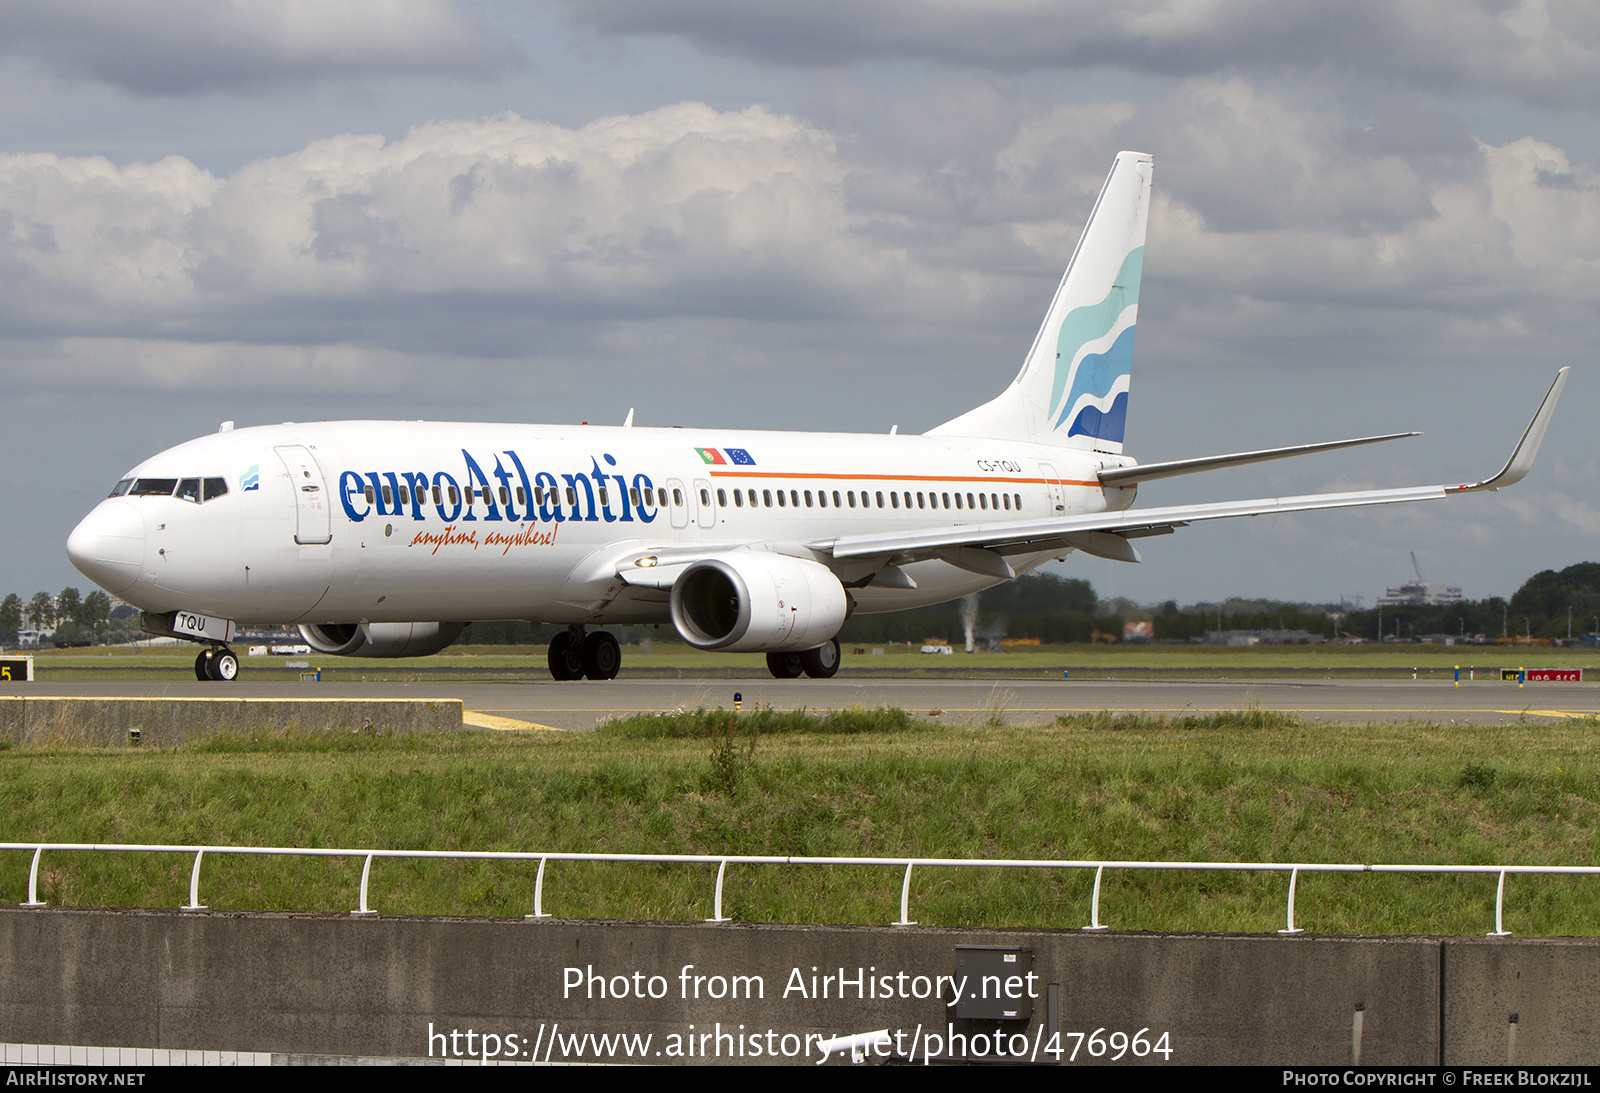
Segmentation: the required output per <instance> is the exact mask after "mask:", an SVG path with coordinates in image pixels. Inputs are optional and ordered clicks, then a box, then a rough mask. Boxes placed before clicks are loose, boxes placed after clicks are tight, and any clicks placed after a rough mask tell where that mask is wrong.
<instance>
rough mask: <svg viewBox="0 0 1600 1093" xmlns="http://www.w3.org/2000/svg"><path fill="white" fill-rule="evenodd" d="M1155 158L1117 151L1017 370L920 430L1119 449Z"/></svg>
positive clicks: (1120, 447) (949, 434)
mask: <svg viewBox="0 0 1600 1093" xmlns="http://www.w3.org/2000/svg"><path fill="white" fill-rule="evenodd" d="M1153 169H1154V160H1153V159H1152V158H1151V157H1150V156H1149V155H1146V154H1145V153H1143V152H1118V153H1117V158H1116V162H1115V163H1113V164H1112V165H1111V174H1110V175H1109V176H1107V178H1106V184H1105V186H1104V188H1102V189H1101V191H1100V197H1099V199H1098V200H1096V201H1095V205H1094V211H1093V212H1092V213H1090V214H1089V223H1088V224H1087V225H1086V226H1085V227H1084V229H1083V235H1082V236H1081V237H1080V238H1079V239H1078V247H1077V250H1075V251H1074V252H1073V255H1072V261H1071V262H1070V263H1068V265H1067V272H1066V275H1065V276H1063V277H1062V278H1061V287H1060V288H1058V289H1056V297H1055V300H1054V301H1053V302H1052V303H1051V304H1050V310H1049V312H1048V313H1046V315H1045V320H1044V325H1043V326H1042V327H1040V328H1039V335H1038V337H1036V338H1035V339H1034V341H1033V348H1032V349H1031V350H1029V351H1028V357H1027V360H1026V361H1025V362H1024V363H1023V366H1022V371H1021V372H1020V373H1018V374H1017V378H1016V379H1014V380H1012V381H1011V386H1009V387H1007V388H1006V389H1005V390H1004V391H1003V392H1001V393H1000V395H999V397H997V398H995V399H992V400H990V401H989V402H986V403H984V404H983V405H982V406H979V407H978V408H977V409H975V410H969V411H968V412H966V413H964V414H962V415H961V416H960V417H958V418H954V419H953V420H951V421H947V422H945V423H944V424H943V425H940V426H939V427H938V428H936V429H931V430H929V431H930V432H931V433H933V434H935V435H943V436H982V437H998V438H1005V439H1011V440H1028V441H1034V442H1037V443H1044V444H1060V445H1062V446H1063V447H1069V448H1083V449H1088V450H1092V451H1099V452H1112V453H1120V452H1121V451H1122V432H1123V426H1124V425H1125V423H1126V422H1127V416H1128V382H1129V376H1130V374H1131V372H1132V367H1133V328H1134V321H1135V319H1136V318H1137V317H1138V312H1139V275H1140V272H1141V270H1142V268H1143V265H1144V231H1145V221H1146V219H1147V217H1148V214H1149V211H1150V178H1151V174H1152V172H1153Z"/></svg>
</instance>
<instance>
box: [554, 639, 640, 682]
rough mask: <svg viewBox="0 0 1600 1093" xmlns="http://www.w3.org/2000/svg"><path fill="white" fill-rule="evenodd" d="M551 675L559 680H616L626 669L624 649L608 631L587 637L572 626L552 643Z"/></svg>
mask: <svg viewBox="0 0 1600 1093" xmlns="http://www.w3.org/2000/svg"><path fill="white" fill-rule="evenodd" d="M548 661H549V664H550V674H551V675H553V676H555V677H556V678H557V679H615V678H617V671H618V669H620V668H621V667H622V646H620V645H618V644H617V639H616V638H615V637H613V636H612V635H611V634H610V633H609V632H607V631H605V630H597V631H595V632H594V633H593V634H585V633H584V632H583V627H581V626H569V627H567V629H566V631H565V632H564V633H560V634H557V635H556V636H555V637H554V638H552V639H551V640H550V651H549V654H548Z"/></svg>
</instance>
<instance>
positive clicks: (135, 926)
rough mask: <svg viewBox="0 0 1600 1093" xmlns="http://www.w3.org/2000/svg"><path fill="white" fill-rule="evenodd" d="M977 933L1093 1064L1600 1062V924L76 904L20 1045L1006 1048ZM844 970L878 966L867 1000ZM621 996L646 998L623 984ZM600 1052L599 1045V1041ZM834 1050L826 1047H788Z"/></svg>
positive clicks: (681, 1052) (1036, 1029)
mask: <svg viewBox="0 0 1600 1093" xmlns="http://www.w3.org/2000/svg"><path fill="white" fill-rule="evenodd" d="M957 946H997V947H1002V948H1007V949H1021V950H1031V956H1030V955H1029V954H1027V953H1023V954H1021V955H1020V956H1019V960H1018V963H1016V964H1014V965H1012V967H1015V968H1016V969H1017V974H1018V976H1019V982H1018V987H1019V990H1020V991H1021V992H1023V993H1026V992H1027V991H1028V989H1029V983H1028V981H1027V980H1026V975H1027V973H1028V972H1032V973H1033V974H1034V976H1035V979H1034V980H1033V981H1032V984H1031V986H1032V990H1033V994H1034V996H1035V997H1034V998H1032V1000H1031V1004H1032V1015H1031V1017H1030V1018H1029V1019H1028V1020H1027V1021H1026V1022H1017V1023H1013V1024H1011V1025H1009V1026H1007V1027H1006V1031H1007V1032H1008V1033H1020V1034H1022V1036H1024V1037H1025V1038H1026V1040H1027V1042H1028V1044H1029V1045H1030V1048H1029V1050H1030V1051H1031V1045H1032V1044H1033V1043H1034V1042H1035V1037H1036V1036H1037V1038H1038V1042H1039V1043H1040V1044H1041V1046H1043V1047H1045V1048H1048V1047H1049V1046H1050V1038H1051V1036H1052V1034H1054V1033H1057V1032H1059V1033H1060V1034H1061V1037H1060V1039H1059V1040H1058V1043H1059V1044H1060V1045H1061V1046H1062V1047H1064V1049H1065V1050H1066V1051H1067V1052H1071V1050H1072V1049H1073V1047H1074V1044H1075V1041H1076V1043H1077V1046H1078V1060H1077V1061H1078V1063H1080V1064H1081V1063H1084V1062H1095V1061H1097V1060H1095V1059H1093V1058H1091V1057H1090V1053H1089V1042H1088V1040H1087V1039H1083V1038H1076V1037H1073V1036H1072V1035H1071V1034H1072V1033H1074V1032H1077V1033H1082V1034H1084V1036H1085V1037H1086V1036H1087V1035H1088V1034H1092V1033H1094V1032H1095V1030H1096V1029H1101V1030H1103V1031H1102V1032H1101V1036H1102V1037H1110V1036H1111V1035H1112V1034H1113V1033H1114V1032H1122V1033H1124V1034H1126V1035H1128V1036H1130V1037H1131V1036H1132V1035H1133V1034H1135V1033H1137V1032H1139V1030H1141V1029H1144V1030H1147V1031H1145V1033H1144V1040H1145V1042H1148V1043H1152V1044H1156V1045H1158V1046H1159V1044H1160V1037H1161V1035H1162V1034H1163V1033H1166V1034H1168V1038H1167V1041H1166V1044H1167V1045H1168V1046H1170V1048H1171V1057H1170V1061H1171V1062H1174V1063H1190V1064H1194V1063H1285V1064H1287V1063H1298V1064H1327V1065H1346V1064H1349V1063H1351V1062H1353V1061H1355V1060H1356V1058H1357V1053H1358V1052H1359V1059H1360V1061H1361V1062H1364V1063H1369V1064H1370V1063H1388V1064H1415V1065H1432V1064H1436V1063H1438V1062H1440V1061H1443V1062H1446V1063H1464V1062H1475V1063H1504V1062H1506V1061H1507V1058H1508V1050H1509V1051H1510V1057H1511V1058H1512V1059H1513V1060H1514V1061H1516V1062H1520V1063H1554V1062H1573V1063H1590V1064H1592V1063H1595V1062H1596V1061H1600V1037H1597V1036H1596V1029H1595V1025H1596V1020H1595V1014H1596V1011H1597V1009H1600V1007H1597V1006H1596V1005H1595V1002H1596V1000H1597V999H1600V942H1597V941H1588V940H1564V941H1520V940H1517V939H1510V938H1508V939H1492V940H1480V939H1444V940H1441V939H1430V938H1324V937H1307V936H1304V935H1302V936H1298V937H1277V936H1260V937H1257V936H1198V935H1187V936H1186V935H1172V936H1169V935H1158V934H1115V933H1100V934H1094V933H1084V932H1081V931H1060V932H1027V933H1024V932H1002V931H985V930H935V929H922V928H918V927H911V928H904V929H894V928H857V927H804V926H753V925H740V924H736V923H735V924H714V925H713V924H698V923H681V924H675V923H666V924H662V923H596V922H573V921H555V920H547V921H542V922H524V921H521V920H500V919H448V918H401V917H372V918H355V917H350V916H294V915H269V914H245V913H234V914H229V913H196V914H182V913H178V912H149V911H127V912H115V911H78V910H71V909H57V908H49V909H44V910H24V909H4V910H0V1041H3V1042H11V1043H47V1044H89V1045H96V1046H130V1047H159V1048H168V1049H176V1048H196V1049H201V1048H203V1049H211V1050H229V1051H260V1052H289V1053H306V1054H318V1055H347V1056H382V1057H426V1056H428V1055H429V1054H430V1047H431V1049H432V1054H433V1056H434V1057H435V1058H437V1057H439V1056H440V1055H443V1054H446V1053H461V1054H465V1053H467V1051H468V1043H467V1039H466V1032H467V1030H469V1029H470V1030H472V1032H473V1041H472V1047H471V1052H472V1054H480V1053H481V1052H482V1051H483V1046H482V1041H481V1037H482V1036H483V1034H484V1033H490V1034H492V1035H493V1036H494V1037H496V1040H495V1041H494V1046H495V1049H496V1050H498V1051H500V1052H501V1053H502V1054H504V1053H506V1052H510V1053H511V1054H512V1055H513V1056H514V1057H516V1058H524V1057H530V1056H532V1054H533V1053H534V1051H535V1050H537V1052H538V1054H539V1056H540V1057H541V1058H542V1057H544V1054H545V1052H546V1051H547V1050H549V1048H550V1045H551V1042H552V1034H553V1033H555V1034H558V1035H559V1036H560V1037H563V1038H564V1037H567V1036H569V1035H579V1036H582V1035H584V1034H614V1033H627V1034H639V1035H644V1034H648V1035H649V1036H650V1037H651V1041H650V1045H649V1047H648V1048H646V1049H644V1054H643V1057H642V1059H641V1061H649V1062H663V1063H665V1062H674V1061H694V1062H699V1061H702V1060H701V1058H700V1055H701V1052H702V1050H704V1051H707V1052H712V1051H714V1050H715V1048H716V1047H717V1044H718V1041H717V1040H716V1037H717V1034H718V1033H719V1032H720V1033H721V1034H722V1036H723V1039H722V1041H721V1054H722V1056H723V1060H722V1061H728V1056H730V1055H731V1056H732V1057H733V1058H732V1061H736V1062H746V1063H748V1062H752V1061H754V1062H765V1061H768V1059H767V1057H766V1056H767V1053H768V1051H769V1050H771V1049H774V1048H776V1049H777V1050H778V1053H779V1056H780V1057H779V1059H778V1060H777V1061H785V1060H784V1059H783V1058H782V1054H783V1049H784V1047H785V1046H787V1047H788V1048H790V1049H791V1050H793V1051H796V1052H800V1051H801V1049H802V1045H803V1044H804V1042H805V1038H806V1037H807V1036H814V1035H817V1034H821V1035H832V1034H837V1033H851V1032H865V1031H870V1030H874V1029H880V1028H887V1029H890V1030H900V1031H901V1032H902V1040H901V1047H902V1048H909V1047H910V1045H911V1043H912V1038H913V1035H914V1034H915V1032H916V1030H917V1029H918V1027H919V1026H920V1028H921V1030H922V1031H923V1032H924V1033H926V1032H928V1031H934V1032H937V1033H939V1034H941V1035H943V1036H948V1033H949V1031H950V1026H951V1024H954V1026H955V1031H956V1032H958V1033H962V1032H964V1033H966V1034H967V1035H968V1037H969V1039H968V1041H967V1050H968V1051H970V1050H971V1049H972V1048H973V1047H974V1046H975V1041H973V1040H972V1039H971V1037H972V1035H973V1034H975V1033H982V1034H984V1037H985V1041H984V1043H983V1045H982V1046H983V1047H984V1048H985V1050H986V1051H991V1052H992V1041H989V1040H988V1034H989V1033H990V1032H991V1031H992V1030H996V1029H998V1028H1000V1026H998V1025H996V1024H993V1023H983V1022H973V1021H967V1020H962V1019H958V1018H957V1016H956V1013H955V1011H953V1010H950V1009H949V1008H948V1007H947V1006H946V1005H945V1003H944V1001H942V1000H941V999H940V998H938V997H933V996H932V993H931V991H930V990H929V989H928V987H929V984H928V982H927V980H931V979H932V978H933V977H936V976H949V975H952V974H953V973H955V972H956V969H957V966H958V961H960V962H963V963H970V959H969V958H970V957H971V956H972V954H970V953H958V951H957ZM980 955H981V954H980ZM1030 960H1031V963H1030ZM569 969H571V970H569ZM840 969H843V970H844V977H845V978H846V979H847V980H855V979H857V978H858V976H859V977H861V980H862V985H861V986H860V987H858V986H856V985H855V984H854V983H853V982H852V983H847V985H846V987H845V990H844V995H845V996H844V997H843V998H840V997H839V987H838V982H837V980H838V977H839V974H840ZM862 973H864V975H863V974H862ZM902 973H903V978H902ZM591 975H593V976H597V977H600V978H598V979H593V980H591V979H590V976H591ZM813 975H815V976H816V978H815V979H813ZM828 975H831V976H833V977H834V979H833V980H832V981H825V980H824V977H825V976H828ZM696 976H703V977H706V978H704V979H702V980H700V981H699V982H696V980H695V977H696ZM734 976H745V977H752V978H748V979H746V980H744V981H743V982H744V983H745V984H747V985H749V987H750V990H749V993H751V994H752V995H754V996H753V997H744V996H743V994H742V993H741V995H740V996H739V997H736V998H735V997H728V996H727V995H728V993H729V988H730V985H731V983H732V980H733V977H734ZM918 976H922V977H926V979H924V980H918V979H917V978H916V977H918ZM619 977H620V978H619ZM651 977H659V978H658V979H656V980H654V981H653V982H652V979H651ZM717 977H721V978H720V980H719V979H718V978H717ZM575 979H576V980H578V981H579V984H580V985H577V986H575V987H574V986H570V984H572V983H573V982H574V980H575ZM602 979H603V980H604V986H603V987H602V986H601V980H602ZM757 982H759V983H760V985H761V988H760V991H759V993H757V992H756V990H755V988H754V984H756V983H757ZM618 988H623V989H624V991H625V993H626V994H628V995H630V997H624V998H618V997H615V996H614V992H615V991H616V990H617V989H618ZM652 989H653V990H654V992H655V993H658V994H660V995H662V997H658V998H651V997H649V995H650V994H651V993H652ZM814 989H815V993H814ZM975 989H976V985H975V984H974V985H972V986H971V988H970V989H969V992H968V993H969V994H970V993H971V991H972V990H975ZM636 991H640V992H642V993H643V994H644V995H645V997H643V998H635V997H631V995H633V994H634V993H635V992H636ZM697 993H698V995H699V997H698V998H697V997H695V995H696V994H697ZM713 993H718V994H722V995H723V996H724V997H721V998H713V997H710V995H712V994H713ZM873 993H877V994H879V995H880V997H876V998H874V997H872V996H871V995H872V994H873ZM918 993H921V994H923V995H924V997H915V995H916V994H918ZM943 993H944V994H945V995H947V996H948V995H949V994H950V993H951V992H950V991H949V989H948V987H946V988H945V989H944V991H943ZM820 994H826V997H819V996H818V995H820ZM863 994H865V995H866V996H865V997H863V996H862V995H863ZM884 994H887V995H888V997H883V995H884ZM1511 1012H1516V1013H1517V1014H1518V1018H1519V1019H1518V1024H1517V1026H1516V1030H1515V1033H1514V1040H1513V1039H1512V1038H1511V1035H1512V1034H1508V1031H1507V1029H1508V1014H1509V1013H1511ZM430 1025H431V1029H432V1032H433V1034H434V1038H433V1039H432V1041H431V1042H430V1038H429V1032H430ZM552 1026H559V1028H552ZM741 1026H742V1028H741ZM769 1030H770V1032H771V1036H770V1037H769V1036H768V1032H769ZM451 1032H455V1033H456V1037H455V1039H454V1041H453V1042H452V1041H451V1040H450V1038H449V1037H450V1033H451ZM786 1035H787V1036H789V1037H790V1039H789V1040H788V1041H785V1040H784V1039H783V1037H784V1036H786ZM512 1036H515V1037H516V1038H517V1039H516V1040H515V1041H513V1040H512V1039H511V1037H512ZM1441 1036H1442V1037H1443V1042H1442V1046H1441ZM690 1037H694V1038H695V1039H693V1040H692V1041H691V1040H690V1039H689V1038H690ZM699 1037H709V1039H706V1040H704V1041H701V1040H699ZM752 1038H753V1039H752ZM918 1042H919V1043H920V1044H921V1045H922V1047H919V1049H918V1050H919V1061H920V1051H921V1050H923V1049H924V1048H925V1047H926V1046H927V1045H926V1041H918ZM1017 1042H1018V1043H1019V1044H1020V1042H1021V1041H1020V1040H1019V1041H1017ZM563 1043H565V1041H564V1040H563ZM691 1043H692V1044H693V1050H694V1056H693V1057H692V1058H691V1057H689V1056H688V1051H689V1050H690V1045H691ZM940 1046H944V1045H940ZM1141 1046H1142V1045H1141ZM741 1051H742V1052H743V1058H742V1059H741V1058H740V1055H739V1053H740V1052H741ZM675 1052H676V1054H675ZM1441 1052H1442V1059H1441ZM577 1053H578V1054H581V1055H582V1056H583V1057H586V1058H595V1057H596V1056H597V1054H600V1053H597V1051H596V1050H595V1045H594V1043H593V1042H592V1041H591V1042H589V1043H588V1044H586V1045H583V1046H582V1047H581V1048H579V1049H578V1052H577ZM757 1053H759V1056H758V1055H757ZM958 1053H959V1052H958ZM563 1054H565V1055H566V1056H567V1057H568V1058H572V1057H574V1055H573V1054H572V1053H571V1052H570V1051H568V1050H563V1049H560V1048H558V1049H557V1050H556V1051H555V1052H554V1053H553V1055H552V1058H556V1059H559V1058H561V1057H562V1056H563ZM617 1057H618V1058H621V1057H622V1056H621V1055H620V1054H618V1055H617ZM636 1058H638V1056H636ZM816 1058H817V1054H816V1052H815V1050H814V1049H812V1050H811V1052H810V1054H809V1056H807V1055H806V1054H804V1053H801V1054H797V1055H796V1056H795V1057H794V1058H792V1059H789V1060H788V1061H791V1062H796V1061H812V1062H814V1061H815V1060H816ZM705 1061H710V1062H715V1061H718V1060H717V1059H716V1058H715V1057H713V1058H710V1059H707V1060H705ZM1098 1061H1101V1062H1109V1061H1111V1060H1110V1052H1108V1053H1107V1054H1106V1055H1105V1056H1104V1057H1102V1058H1101V1059H1100V1060H1098ZM1123 1061H1124V1062H1130V1061H1139V1060H1133V1059H1131V1058H1128V1059H1124V1060H1123ZM1142 1061H1144V1062H1160V1061H1162V1058H1161V1056H1160V1055H1159V1054H1157V1055H1149V1056H1146V1057H1145V1059H1143V1060H1142Z"/></svg>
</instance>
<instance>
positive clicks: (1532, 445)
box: [1448, 366, 1572, 493]
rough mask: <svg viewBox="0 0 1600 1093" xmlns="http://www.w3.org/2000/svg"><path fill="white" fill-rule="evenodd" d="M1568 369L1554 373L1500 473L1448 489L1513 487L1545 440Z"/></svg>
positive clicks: (1526, 472)
mask: <svg viewBox="0 0 1600 1093" xmlns="http://www.w3.org/2000/svg"><path fill="white" fill-rule="evenodd" d="M1570 371H1572V368H1571V366H1568V367H1566V368H1563V369H1561V371H1559V372H1557V373H1556V381H1555V382H1554V383H1552V384H1551V385H1550V390H1549V392H1548V393H1547V394H1546V395H1545V396H1544V401H1543V402H1541V403H1540V404H1539V409H1538V411H1537V412H1536V413H1535V414H1534V415H1533V420H1532V421H1530V422H1528V430H1527V432H1525V433H1523V434H1522V439H1521V440H1519V441H1517V447H1516V449H1515V450H1514V451H1513V452H1512V453H1511V458H1510V459H1508V460H1506V465H1505V466H1504V467H1502V468H1500V473H1499V474H1497V475H1495V476H1494V477H1493V478H1490V479H1487V480H1486V481H1483V482H1474V483H1472V484H1471V485H1465V486H1451V487H1448V492H1450V493H1468V492H1471V491H1473V490H1498V489H1502V488H1504V487H1506V486H1514V485H1516V484H1517V483H1518V482H1521V481H1522V480H1523V479H1524V478H1526V477H1527V474H1528V472H1529V471H1531V470H1533V460H1534V457H1535V456H1537V455H1538V454H1539V445H1540V444H1542V443H1543V442H1544V431H1545V430H1546V429H1548V428H1549V427H1550V418H1551V416H1552V415H1554V414H1555V412H1556V402H1557V401H1558V400H1559V399H1560V398H1561V388H1563V387H1565V386H1566V383H1567V373H1568V372H1570Z"/></svg>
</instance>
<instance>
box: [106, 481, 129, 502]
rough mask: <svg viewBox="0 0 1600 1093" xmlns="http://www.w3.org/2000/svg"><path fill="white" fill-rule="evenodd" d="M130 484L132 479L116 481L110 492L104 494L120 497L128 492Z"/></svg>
mask: <svg viewBox="0 0 1600 1093" xmlns="http://www.w3.org/2000/svg"><path fill="white" fill-rule="evenodd" d="M131 485H133V479H131V478H124V479H123V480H122V481H121V482H118V483H117V484H116V485H115V486H112V487H111V492H110V493H108V494H106V496H107V497H121V496H122V495H123V494H125V493H127V492H128V487H129V486H131Z"/></svg>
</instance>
